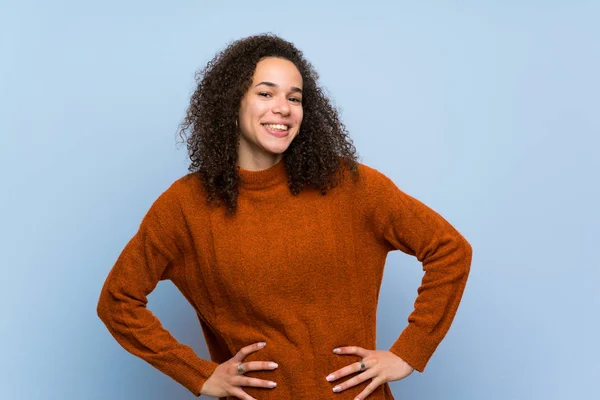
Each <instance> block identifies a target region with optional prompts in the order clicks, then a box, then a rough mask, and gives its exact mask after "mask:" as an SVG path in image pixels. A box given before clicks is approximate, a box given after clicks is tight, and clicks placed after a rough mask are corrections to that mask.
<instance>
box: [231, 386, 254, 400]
mask: <svg viewBox="0 0 600 400" xmlns="http://www.w3.org/2000/svg"><path fill="white" fill-rule="evenodd" d="M230 394H232V395H234V396H235V397H237V398H238V399H242V400H256V399H255V398H254V397H252V396H250V395H249V394H248V393H246V392H244V391H243V390H242V389H240V388H235V389H231V393H230Z"/></svg>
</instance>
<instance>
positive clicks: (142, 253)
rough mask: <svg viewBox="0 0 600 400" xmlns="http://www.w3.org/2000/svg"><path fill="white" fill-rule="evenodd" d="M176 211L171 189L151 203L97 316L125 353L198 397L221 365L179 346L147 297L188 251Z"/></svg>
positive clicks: (106, 284) (120, 260)
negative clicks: (145, 362) (203, 386)
mask: <svg viewBox="0 0 600 400" xmlns="http://www.w3.org/2000/svg"><path fill="white" fill-rule="evenodd" d="M178 207H179V203H178V199H177V197H176V194H175V193H173V187H171V188H170V189H169V190H167V191H166V192H164V193H163V194H162V195H161V196H160V197H159V198H158V199H157V200H156V201H155V202H154V204H152V206H151V207H150V210H149V211H148V212H147V214H146V215H145V216H144V218H143V220H142V223H141V224H140V227H139V229H138V231H137V233H136V234H135V235H134V236H133V238H131V240H130V241H129V242H128V243H127V245H126V246H125V248H124V249H123V251H122V252H121V254H120V255H119V257H118V259H117V261H116V263H115V264H114V266H113V267H112V269H111V271H110V273H109V274H108V277H107V279H106V281H105V282H104V286H103V288H102V291H101V293H100V299H99V301H98V307H97V313H98V316H99V317H100V319H101V320H102V322H104V324H105V325H106V327H107V328H108V330H109V332H110V333H111V335H112V336H113V337H114V338H115V339H116V340H117V342H118V343H119V344H120V345H121V346H123V348H125V350H127V351H128V352H129V353H131V354H133V355H135V356H137V357H140V358H142V359H143V360H145V361H147V362H148V363H150V364H151V365H152V366H154V367H155V368H157V369H158V370H160V371H161V372H163V373H165V374H167V375H169V376H170V377H171V378H173V379H174V380H176V381H177V382H179V383H180V384H182V385H183V386H185V387H186V388H187V389H189V390H190V391H191V392H192V393H194V395H196V396H198V395H199V393H200V389H201V388H202V385H203V384H204V382H205V381H206V380H207V379H208V377H209V376H210V375H211V374H212V372H213V371H214V369H215V368H216V367H217V365H218V364H216V363H214V362H211V361H208V360H204V359H201V358H199V357H198V356H197V355H196V354H195V352H194V351H193V350H192V348H190V347H189V346H186V345H184V344H181V343H179V342H178V341H177V340H176V339H175V338H174V337H173V336H172V335H171V334H170V333H169V331H168V330H166V329H164V328H163V326H162V324H161V323H160V321H159V320H158V318H156V317H155V316H154V314H153V313H152V312H151V311H150V310H148V309H147V308H146V304H147V302H148V300H147V295H148V294H149V293H151V292H152V291H153V290H154V288H155V287H156V285H157V284H158V281H160V280H163V279H170V278H171V276H172V275H173V274H176V273H177V268H178V265H179V263H180V262H181V258H182V257H183V253H184V251H185V250H184V248H183V245H182V244H181V243H183V241H182V239H184V237H183V235H184V230H185V223H184V221H183V218H182V216H181V210H180V209H179V208H178Z"/></svg>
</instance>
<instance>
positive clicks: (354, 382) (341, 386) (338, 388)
mask: <svg viewBox="0 0 600 400" xmlns="http://www.w3.org/2000/svg"><path fill="white" fill-rule="evenodd" d="M371 371H372V370H371ZM371 371H365V372H363V373H362V374H360V375H356V376H355V377H352V378H351V379H348V380H347V381H346V382H344V383H341V384H339V385H337V386H335V387H334V388H333V391H334V392H336V393H338V392H341V391H344V390H346V389H348V388H351V387H353V386H356V385H358V384H360V383H363V382H364V381H366V380H368V379H371V378H373V377H374V376H377V373H376V372H375V371H373V372H371Z"/></svg>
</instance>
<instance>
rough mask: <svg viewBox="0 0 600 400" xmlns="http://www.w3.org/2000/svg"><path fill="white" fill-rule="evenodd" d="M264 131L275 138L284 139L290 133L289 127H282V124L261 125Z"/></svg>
mask: <svg viewBox="0 0 600 400" xmlns="http://www.w3.org/2000/svg"><path fill="white" fill-rule="evenodd" d="M261 125H262V126H263V127H264V128H265V130H266V131H267V132H268V133H270V134H271V135H273V136H277V137H284V136H287V134H288V133H289V131H290V126H289V125H282V124H261Z"/></svg>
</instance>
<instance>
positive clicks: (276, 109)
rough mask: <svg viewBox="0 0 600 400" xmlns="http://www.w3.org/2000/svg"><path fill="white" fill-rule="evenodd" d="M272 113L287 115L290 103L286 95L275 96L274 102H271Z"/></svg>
mask: <svg viewBox="0 0 600 400" xmlns="http://www.w3.org/2000/svg"><path fill="white" fill-rule="evenodd" d="M273 113H274V114H282V115H288V114H289V113H290V105H289V104H288V100H287V98H286V96H277V97H276V98H275V104H273Z"/></svg>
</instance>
